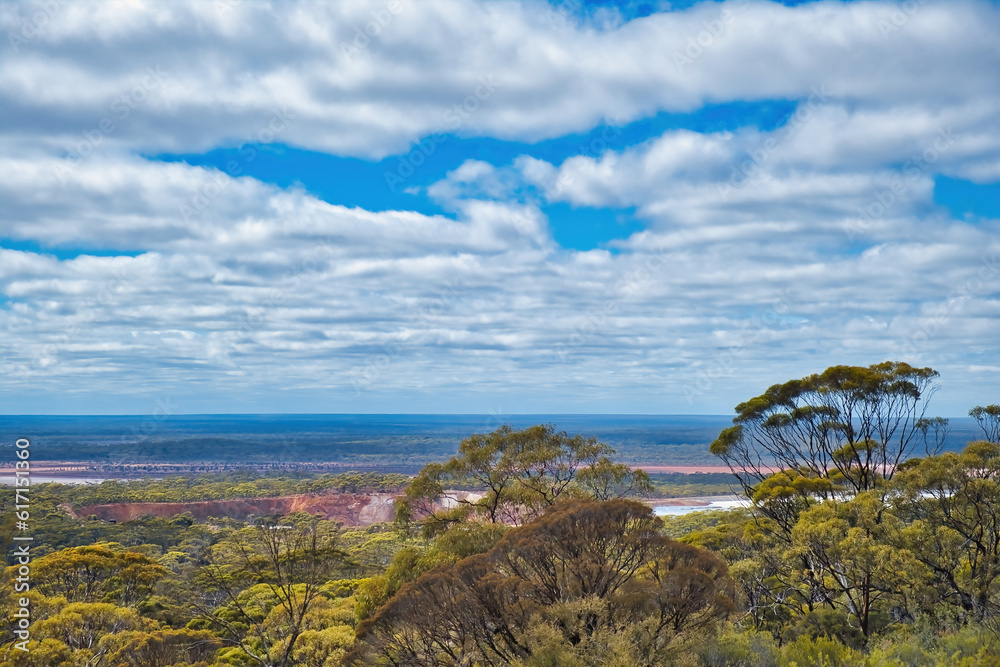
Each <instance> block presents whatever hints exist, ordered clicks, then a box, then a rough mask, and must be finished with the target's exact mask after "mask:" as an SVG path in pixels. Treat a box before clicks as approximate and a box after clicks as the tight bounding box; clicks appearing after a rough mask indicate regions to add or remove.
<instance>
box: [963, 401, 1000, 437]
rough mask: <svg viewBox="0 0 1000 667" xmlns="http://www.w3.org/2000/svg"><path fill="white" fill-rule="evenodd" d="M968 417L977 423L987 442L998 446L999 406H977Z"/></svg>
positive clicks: (999, 434) (999, 431)
mask: <svg viewBox="0 0 1000 667" xmlns="http://www.w3.org/2000/svg"><path fill="white" fill-rule="evenodd" d="M969 416H970V417H972V418H973V419H975V420H976V422H978V423H979V427H980V428H982V429H983V433H984V434H985V435H986V439H987V440H988V441H989V442H992V443H995V444H1000V405H986V406H983V405H977V406H976V407H974V408H972V409H971V410H969Z"/></svg>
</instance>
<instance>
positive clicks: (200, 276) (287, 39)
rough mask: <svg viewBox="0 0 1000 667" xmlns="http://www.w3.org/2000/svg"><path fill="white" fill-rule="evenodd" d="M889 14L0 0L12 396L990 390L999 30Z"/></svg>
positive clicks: (342, 401)
mask: <svg viewBox="0 0 1000 667" xmlns="http://www.w3.org/2000/svg"><path fill="white" fill-rule="evenodd" d="M901 7H902V5H897V4H895V3H882V2H859V3H840V2H829V1H828V2H805V3H803V2H786V3H772V2H746V1H744V0H736V1H730V2H723V3H707V2H674V3H664V2H659V3H658V2H636V3H593V2H585V3H580V2H564V3H556V4H546V3H543V2H480V3H466V4H463V5H458V4H456V3H447V2H442V3H435V2H419V3H418V2H414V1H413V0H399V1H396V0H384V1H378V2H371V3H362V2H358V3H311V2H287V3H280V4H274V5H265V4H260V3H241V2H237V1H236V0H218V2H214V3H206V2H195V1H192V2H176V3H164V2H136V3H132V4H130V5H127V6H118V5H116V6H114V7H112V6H111V5H108V4H107V3H102V2H82V3H76V4H74V10H73V11H71V12H70V11H63V10H61V9H59V8H57V7H55V6H54V5H52V6H50V5H45V4H44V3H31V2H25V3H16V2H15V3H5V4H4V5H3V6H2V8H0V23H2V27H3V34H5V35H8V39H7V41H6V43H5V44H4V45H3V47H2V48H3V50H4V52H3V54H2V59H0V109H2V113H3V115H2V117H0V121H2V125H0V176H2V178H0V200H2V201H3V203H4V206H3V208H2V211H0V329H2V331H3V337H2V340H0V353H2V358H0V361H2V363H3V373H2V384H0V401H2V408H0V410H2V412H5V413H8V414H12V413H62V412H65V413H84V414H87V413H104V414H120V413H122V414H132V413H137V414H143V413H146V412H151V411H152V410H154V408H155V406H156V405H158V404H159V403H162V402H164V401H167V402H169V403H170V404H171V405H176V406H177V407H176V410H177V412H182V413H199V412H225V413H234V412H349V413H355V412H377V413H392V412H404V413H412V412H442V413H448V412H473V413H491V412H492V413H525V412H547V413H567V412H599V413H612V412H623V413H629V412H635V413H652V414H655V413H709V414H719V413H728V412H729V411H730V410H731V409H732V407H733V406H734V405H735V404H736V403H738V402H740V401H742V400H744V399H745V398H747V397H748V396H751V395H754V394H757V393H759V392H760V391H762V390H763V389H765V388H766V387H767V386H768V385H769V384H771V383H774V382H779V381H784V380H787V379H789V378H792V377H800V376H802V375H805V374H808V373H811V372H815V371H819V370H822V369H823V368H825V367H827V366H829V365H832V364H840V363H849V364H870V363H876V362H879V361H883V360H886V359H899V360H903V361H907V362H909V363H913V364H918V365H922V366H925V365H926V366H932V367H934V368H936V369H938V370H939V371H940V372H941V373H942V378H941V381H942V390H941V391H940V392H939V393H938V395H937V397H936V399H935V400H936V406H937V407H938V408H939V410H938V411H939V412H941V413H942V414H948V415H959V414H963V413H964V412H965V411H966V410H967V409H968V407H970V406H971V405H973V404H977V403H978V404H981V403H988V402H996V401H997V400H1000V398H998V397H996V396H994V395H991V393H993V394H995V391H996V389H995V387H996V384H997V383H996V377H997V371H1000V349H998V348H1000V343H998V340H1000V337H998V336H997V335H996V333H995V332H996V330H998V327H997V324H998V322H997V320H998V317H1000V297H998V295H1000V267H998V265H997V258H996V256H997V251H998V250H1000V233H998V232H1000V224H998V218H1000V210H998V209H1000V114H998V109H1000V89H998V85H997V81H996V75H995V72H996V71H998V70H1000V47H998V46H997V45H996V44H995V41H996V40H995V34H996V32H997V28H1000V10H998V8H997V6H996V3H989V2H948V3H946V2H934V1H933V0H931V1H928V2H926V3H921V4H919V5H915V6H914V7H913V8H909V5H907V9H906V11H904V10H903V9H901ZM40 12H41V13H40ZM39 17H44V20H41V19H39ZM26 22H27V23H26ZM32 22H36V23H38V25H34V24H33V23H32ZM26 25H27V26H29V28H30V29H28V30H26V29H25V26H26ZM158 402H159V403H158Z"/></svg>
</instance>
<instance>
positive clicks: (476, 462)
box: [396, 425, 652, 536]
mask: <svg viewBox="0 0 1000 667" xmlns="http://www.w3.org/2000/svg"><path fill="white" fill-rule="evenodd" d="M612 454H614V450H613V449H612V448H611V447H609V446H608V445H606V444H604V443H602V442H598V441H597V439H596V438H585V437H583V436H580V435H575V436H572V437H570V436H569V435H567V434H566V433H565V432H556V430H555V428H554V427H552V426H551V425H548V426H545V425H539V426H532V427H530V428H526V429H523V430H520V431H515V430H514V429H513V428H511V427H510V426H501V427H500V428H498V429H497V430H495V431H493V432H492V433H488V434H475V435H472V436H470V437H468V438H466V439H465V440H463V441H462V444H461V446H460V448H459V452H458V455H457V456H454V457H452V458H451V459H449V460H448V461H447V462H445V463H443V464H442V463H432V464H430V465H427V466H425V467H424V468H423V469H422V470H421V471H420V473H419V474H418V475H417V476H416V478H414V480H413V481H412V482H411V483H410V484H409V486H407V487H406V491H405V493H404V494H403V497H402V498H400V499H399V500H398V501H397V505H396V508H397V509H396V519H397V522H398V523H399V524H400V525H401V526H408V525H409V524H411V523H412V522H419V524H420V525H421V526H422V528H423V529H424V531H425V535H428V536H430V535H433V534H434V533H435V532H437V531H440V530H442V529H443V528H446V527H447V526H449V525H452V524H455V523H460V522H462V521H465V520H466V519H469V518H476V519H479V520H483V521H488V522H490V523H495V524H499V523H507V524H515V525H516V524H520V523H523V522H525V521H529V520H531V519H532V518H534V517H537V516H539V515H540V514H541V513H542V512H543V511H545V509H546V508H547V507H550V506H552V505H553V504H555V503H556V502H557V500H559V499H560V498H561V497H566V498H591V499H597V500H608V499H610V498H620V497H623V496H626V495H630V494H633V493H635V492H640V493H643V494H647V495H648V493H649V492H650V491H651V490H652V486H651V484H650V481H649V476H648V475H646V473H644V472H643V471H641V470H632V469H631V468H629V467H628V466H626V465H624V464H618V463H613V462H612V461H611V459H610V458H609V457H610V456H611V455H612ZM453 482H463V483H470V482H471V483H472V484H473V485H474V486H475V487H477V488H479V489H481V492H480V493H476V494H468V493H448V492H447V491H448V489H450V488H451V487H452V486H454V484H453Z"/></svg>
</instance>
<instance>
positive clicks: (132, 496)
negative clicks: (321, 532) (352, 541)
mask: <svg viewBox="0 0 1000 667" xmlns="http://www.w3.org/2000/svg"><path fill="white" fill-rule="evenodd" d="M408 482H409V477H407V476H406V475H400V474H395V473H392V474H383V473H376V472H365V473H361V472H346V473H341V474H336V475H333V474H326V475H314V474H308V473H300V474H295V475H293V474H290V473H278V474H266V473H259V472H256V471H252V470H243V471H237V472H231V473H218V474H203V475H195V476H193V477H165V478H163V479H145V480H132V481H121V480H108V481H106V482H102V483H101V484H94V485H47V486H50V487H55V488H54V489H52V490H53V491H55V492H56V493H57V494H58V495H59V496H60V497H61V498H63V499H64V500H63V502H68V503H70V504H72V505H73V506H75V507H80V506H87V505H103V504H109V503H141V502H153V503H167V502H170V503H180V502H191V501H198V500H223V499H229V498H268V497H274V496H283V495H292V494H297V493H319V492H322V491H331V490H333V491H339V492H341V493H389V492H393V491H398V490H400V489H402V488H403V486H405V485H406V484H407V483H408Z"/></svg>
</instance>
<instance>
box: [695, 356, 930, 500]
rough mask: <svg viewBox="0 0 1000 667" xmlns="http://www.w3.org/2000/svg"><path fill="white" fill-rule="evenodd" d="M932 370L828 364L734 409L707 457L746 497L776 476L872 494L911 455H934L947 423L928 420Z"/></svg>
mask: <svg viewBox="0 0 1000 667" xmlns="http://www.w3.org/2000/svg"><path fill="white" fill-rule="evenodd" d="M937 377H938V373H937V371H935V370H933V369H931V368H916V367H913V366H910V365H909V364H906V363H903V362H898V361H886V362H883V363H880V364H873V365H871V366H867V367H862V366H832V367H830V368H828V369H826V370H825V371H823V372H822V373H817V374H814V375H809V376H807V377H804V378H802V379H799V380H790V381H788V382H785V383H783V384H776V385H773V386H771V387H769V388H768V389H767V391H765V392H764V393H763V394H761V395H760V396H756V397H754V398H751V399H750V400H748V401H746V402H744V403H740V404H739V405H737V406H736V417H734V418H733V426H731V427H729V428H727V429H725V430H723V431H722V433H720V435H719V437H718V439H716V441H715V442H713V443H712V445H711V452H712V453H713V454H715V455H716V456H718V457H719V458H721V459H722V460H723V461H724V462H725V463H726V465H728V466H729V468H730V470H732V471H733V473H734V474H735V475H736V477H737V478H738V479H739V480H740V483H741V484H742V485H743V487H744V489H745V490H746V491H747V492H748V494H751V495H752V494H753V491H754V487H756V486H757V485H758V484H760V483H761V482H762V481H764V480H765V479H767V478H768V477H770V476H771V475H773V474H774V473H775V472H777V471H794V473H795V474H797V475H799V476H802V477H805V478H812V479H826V480H830V484H829V485H828V486H826V487H825V490H824V486H823V485H822V484H820V485H816V484H804V485H803V486H805V487H807V492H808V493H809V494H817V493H818V494H821V495H824V494H827V495H828V494H829V493H834V492H836V493H845V492H846V493H849V494H852V495H853V494H856V493H860V492H862V491H866V490H869V489H874V488H876V487H877V486H879V485H880V484H881V482H882V481H883V480H885V479H889V478H891V477H892V476H893V474H894V473H895V471H896V469H897V467H898V466H899V465H900V464H901V463H902V462H903V461H905V460H907V459H908V458H910V457H911V456H914V455H916V454H918V453H919V454H923V455H933V454H936V453H937V452H938V451H940V448H941V445H942V444H943V441H944V437H945V434H946V431H947V420H944V419H941V418H933V419H931V418H927V417H926V411H927V404H928V401H929V399H930V397H931V396H932V395H933V394H934V392H935V390H936V385H935V384H934V380H935V379H936V378H937Z"/></svg>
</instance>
